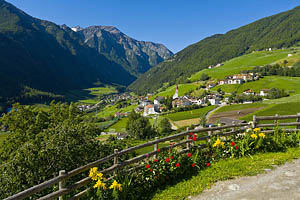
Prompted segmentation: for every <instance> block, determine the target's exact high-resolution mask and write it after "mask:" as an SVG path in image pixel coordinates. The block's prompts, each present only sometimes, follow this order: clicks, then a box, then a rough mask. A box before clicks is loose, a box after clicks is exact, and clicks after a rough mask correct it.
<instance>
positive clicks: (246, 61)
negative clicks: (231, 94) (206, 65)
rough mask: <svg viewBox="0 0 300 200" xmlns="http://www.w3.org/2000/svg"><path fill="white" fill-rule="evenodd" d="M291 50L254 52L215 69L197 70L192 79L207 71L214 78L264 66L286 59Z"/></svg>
mask: <svg viewBox="0 0 300 200" xmlns="http://www.w3.org/2000/svg"><path fill="white" fill-rule="evenodd" d="M291 52H292V51H290V50H276V51H271V52H269V51H260V52H253V53H250V54H246V55H243V56H240V57H237V58H233V59H231V60H229V61H226V62H224V65H223V66H221V67H216V68H213V69H204V70H202V71H200V72H197V73H196V74H194V75H192V76H191V78H190V80H191V81H197V80H200V76H201V74H202V73H206V74H208V75H209V76H210V77H213V78H214V79H224V78H225V77H227V76H229V75H234V74H239V73H240V71H241V70H249V69H252V68H253V67H254V66H263V65H266V64H271V63H274V62H276V61H279V60H281V59H285V58H287V56H288V54H289V53H291Z"/></svg>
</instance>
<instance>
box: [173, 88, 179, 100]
mask: <svg viewBox="0 0 300 200" xmlns="http://www.w3.org/2000/svg"><path fill="white" fill-rule="evenodd" d="M177 98H178V84H176V91H175V94H174V95H173V99H177Z"/></svg>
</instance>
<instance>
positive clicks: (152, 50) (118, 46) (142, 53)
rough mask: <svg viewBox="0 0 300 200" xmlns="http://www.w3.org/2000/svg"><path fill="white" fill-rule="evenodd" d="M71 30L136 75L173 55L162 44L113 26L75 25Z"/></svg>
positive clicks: (86, 42) (90, 45)
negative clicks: (131, 36)
mask: <svg viewBox="0 0 300 200" xmlns="http://www.w3.org/2000/svg"><path fill="white" fill-rule="evenodd" d="M72 30H74V31H76V32H78V33H79V34H80V36H81V37H82V39H83V41H84V43H85V44H87V45H88V46H89V47H91V48H94V49H95V50H97V51H98V52H99V53H100V54H102V55H104V56H106V57H107V58H108V59H110V60H113V61H114V62H116V63H118V64H120V65H121V66H123V67H124V68H125V69H126V70H127V71H128V72H129V73H131V74H132V75H134V76H136V77H138V76H139V75H141V74H143V73H145V72H146V71H148V70H149V69H150V68H151V67H153V66H155V65H157V64H159V63H160V62H162V61H163V60H165V59H168V58H169V57H171V56H172V55H173V53H172V52H171V51H170V50H168V49H167V48H166V47H165V46H164V45H162V44H157V43H153V42H144V41H138V40H135V39H133V38H130V37H129V36H127V35H125V34H124V33H122V32H121V31H120V30H118V29H117V28H116V27H113V26H90V27H88V28H85V29H83V28H81V27H79V26H77V27H74V28H72Z"/></svg>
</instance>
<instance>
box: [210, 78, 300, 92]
mask: <svg viewBox="0 0 300 200" xmlns="http://www.w3.org/2000/svg"><path fill="white" fill-rule="evenodd" d="M299 83H300V77H287V76H265V77H264V78H261V79H259V80H257V81H252V82H246V83H244V84H241V85H239V84H233V85H218V86H216V87H215V88H213V90H215V91H216V90H217V89H218V88H221V89H222V91H224V92H229V93H232V92H235V91H237V93H242V92H243V91H245V90H247V89H251V90H254V91H255V92H256V93H259V91H260V90H261V89H271V88H280V89H285V90H286V91H287V92H289V93H290V95H295V94H300V87H299Z"/></svg>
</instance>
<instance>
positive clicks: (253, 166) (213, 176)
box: [152, 148, 300, 200]
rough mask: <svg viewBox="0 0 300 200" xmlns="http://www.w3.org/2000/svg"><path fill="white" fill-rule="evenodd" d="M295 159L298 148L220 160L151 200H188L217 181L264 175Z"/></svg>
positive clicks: (298, 156)
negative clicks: (269, 170) (268, 169)
mask: <svg viewBox="0 0 300 200" xmlns="http://www.w3.org/2000/svg"><path fill="white" fill-rule="evenodd" d="M295 158H300V148H290V149H288V150H287V151H286V152H277V153H259V154H256V155H253V156H251V157H243V158H240V159H226V160H221V161H219V162H217V163H215V164H212V166H211V167H209V168H207V169H205V170H201V171H200V172H199V173H198V175H196V176H194V177H192V178H191V179H189V180H185V181H182V182H180V183H178V184H176V185H173V186H168V187H167V188H166V189H164V190H162V191H157V192H156V194H155V195H154V196H153V198H152V199H153V200H160V199H164V200H176V199H181V200H182V199H188V198H187V197H188V196H190V195H192V196H193V195H197V194H199V193H201V192H202V191H203V190H204V189H208V188H210V187H211V186H212V185H213V184H214V183H216V182H217V181H222V180H227V179H232V178H235V177H238V176H254V175H257V174H259V173H264V172H265V171H264V169H266V168H273V166H274V165H281V164H283V163H285V162H287V161H291V160H293V159H295Z"/></svg>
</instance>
